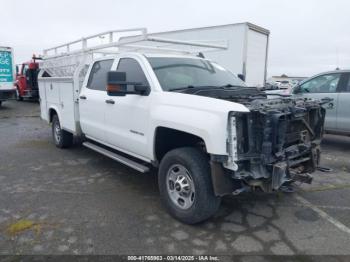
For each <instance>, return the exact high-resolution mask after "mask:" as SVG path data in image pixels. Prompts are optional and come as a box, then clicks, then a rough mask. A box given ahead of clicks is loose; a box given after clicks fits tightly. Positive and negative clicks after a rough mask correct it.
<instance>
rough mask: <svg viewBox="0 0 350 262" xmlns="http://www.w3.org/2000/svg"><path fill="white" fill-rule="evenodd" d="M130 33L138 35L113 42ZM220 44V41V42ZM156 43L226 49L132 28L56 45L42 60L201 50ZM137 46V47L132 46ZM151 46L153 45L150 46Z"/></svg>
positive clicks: (195, 51) (47, 50)
mask: <svg viewBox="0 0 350 262" xmlns="http://www.w3.org/2000/svg"><path fill="white" fill-rule="evenodd" d="M131 32H139V33H140V34H138V35H131V36H128V37H121V38H119V39H118V40H117V41H115V40H114V34H115V33H131ZM106 35H108V36H109V39H108V43H106V44H100V45H95V46H91V47H88V44H87V43H88V40H91V39H98V38H101V37H104V36H106ZM142 42H147V43H150V44H151V45H142V44H140V43H142ZM221 42H222V40H221ZM79 43H81V49H78V50H74V51H71V50H70V47H71V46H72V45H74V44H79ZM157 43H162V44H168V46H169V45H180V46H190V47H195V48H207V49H214V50H216V49H219V50H225V49H227V42H226V45H217V44H211V43H204V42H197V41H196V42H194V41H180V40H174V39H167V38H162V37H154V36H151V35H148V34H147V29H146V28H132V29H122V30H113V31H107V32H103V33H99V34H94V35H91V36H88V37H83V38H81V39H78V40H75V41H71V42H68V43H65V44H62V45H58V46H55V47H52V48H48V49H45V50H43V54H44V56H43V59H50V58H57V57H62V56H70V55H78V54H83V53H105V54H113V53H118V52H116V51H108V50H103V49H107V48H115V47H125V48H128V49H129V50H131V51H132V50H158V51H162V52H178V53H185V54H194V53H199V52H201V51H203V50H190V51H187V50H184V49H181V48H168V47H167V46H166V45H163V47H162V46H157V45H156V44H157ZM134 44H138V45H134ZM152 44H153V45H152ZM62 48H64V49H65V52H61V53H59V49H62ZM50 52H54V54H53V55H50V54H49V53H50Z"/></svg>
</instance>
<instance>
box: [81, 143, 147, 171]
mask: <svg viewBox="0 0 350 262" xmlns="http://www.w3.org/2000/svg"><path fill="white" fill-rule="evenodd" d="M83 146H86V147H88V148H90V149H92V150H94V151H96V152H98V153H100V154H102V155H105V156H107V157H109V158H112V159H114V160H116V161H118V162H120V163H122V164H124V165H126V166H128V167H131V168H133V169H135V170H137V171H139V172H141V173H146V172H148V171H149V167H147V166H145V165H142V164H139V163H137V162H135V161H133V160H131V159H128V158H126V157H124V156H121V155H118V154H116V153H114V152H112V151H109V150H107V149H105V148H103V147H100V146H98V145H95V144H93V143H90V142H84V143H83Z"/></svg>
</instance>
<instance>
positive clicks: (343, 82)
mask: <svg viewBox="0 0 350 262" xmlns="http://www.w3.org/2000/svg"><path fill="white" fill-rule="evenodd" d="M292 93H293V95H295V97H296V98H298V97H303V98H304V97H307V98H315V99H323V98H331V99H332V101H329V102H328V103H326V104H325V107H326V110H327V113H326V119H325V131H326V132H328V133H335V134H346V135H350V107H349V105H350V70H337V71H330V72H325V73H321V74H318V75H316V76H313V77H311V78H309V79H307V80H305V81H303V82H302V83H300V84H299V85H297V86H295V87H294V88H293V91H292Z"/></svg>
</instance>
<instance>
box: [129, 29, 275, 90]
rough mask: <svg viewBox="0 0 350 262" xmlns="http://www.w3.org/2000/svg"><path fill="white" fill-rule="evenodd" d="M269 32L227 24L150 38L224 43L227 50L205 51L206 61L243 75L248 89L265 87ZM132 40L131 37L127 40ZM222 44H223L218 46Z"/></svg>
mask: <svg viewBox="0 0 350 262" xmlns="http://www.w3.org/2000/svg"><path fill="white" fill-rule="evenodd" d="M269 35H270V31H269V30H267V29H265V28H262V27H260V26H257V25H254V24H251V23H238V24H228V25H219V26H210V27H201V28H191V29H184V30H176V31H167V32H161V33H151V34H150V36H155V37H164V38H166V39H174V40H183V41H189V42H192V41H195V42H198V41H200V42H203V41H205V42H208V40H210V41H211V43H214V42H215V43H216V44H223V45H225V46H227V49H217V50H212V49H210V50H208V51H207V52H203V54H204V56H205V58H208V59H210V60H213V61H215V62H217V63H219V64H220V65H223V66H224V67H225V68H227V69H229V70H230V71H231V72H232V73H234V74H236V75H242V76H243V77H244V80H245V82H246V84H247V85H248V86H256V87H262V86H264V85H265V81H266V73H267V58H268V46H269ZM128 38H132V37H128ZM219 42H221V43H219Z"/></svg>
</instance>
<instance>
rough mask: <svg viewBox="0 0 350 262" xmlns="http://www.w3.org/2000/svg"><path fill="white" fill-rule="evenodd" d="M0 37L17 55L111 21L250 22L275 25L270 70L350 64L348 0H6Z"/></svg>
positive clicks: (160, 26) (305, 71) (153, 26)
mask: <svg viewBox="0 0 350 262" xmlns="http://www.w3.org/2000/svg"><path fill="white" fill-rule="evenodd" d="M0 3H1V5H0V10H1V12H0V14H1V27H0V45H7V46H12V47H13V48H14V50H15V59H16V61H15V62H16V63H20V62H23V61H25V60H29V58H30V57H31V55H32V54H33V53H36V54H38V53H40V52H41V51H42V49H44V48H48V47H52V46H55V45H58V44H60V43H63V42H68V41H71V40H75V39H77V38H80V37H82V36H87V35H91V34H94V33H98V32H102V31H107V30H111V29H120V28H131V27H147V28H148V30H149V32H157V31H167V30H174V29H183V28H192V27H201V26H211V25H220V24H230V23H239V22H251V23H254V24H257V25H259V26H262V27H264V28H267V29H269V30H270V32H271V35H270V47H269V62H268V75H269V76H271V75H280V74H282V73H286V74H287V75H293V76H311V75H312V74H315V73H319V72H322V71H326V70H333V69H335V68H336V67H337V66H339V67H340V68H350V66H349V65H350V1H347V0H332V1H330V0H328V1H325V0H318V1H317V0H244V1H242V0H241V1H233V0H231V1H220V0H143V1H142V0H94V1H92V0H29V1H28V0H0Z"/></svg>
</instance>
